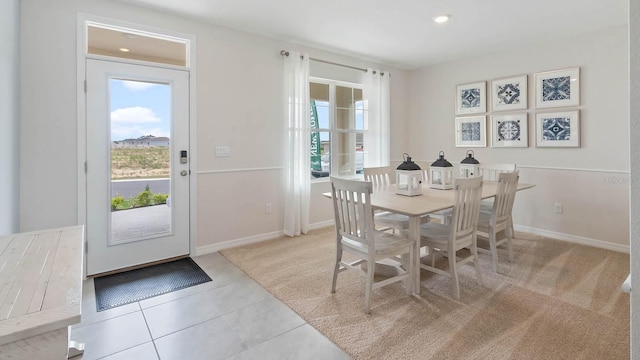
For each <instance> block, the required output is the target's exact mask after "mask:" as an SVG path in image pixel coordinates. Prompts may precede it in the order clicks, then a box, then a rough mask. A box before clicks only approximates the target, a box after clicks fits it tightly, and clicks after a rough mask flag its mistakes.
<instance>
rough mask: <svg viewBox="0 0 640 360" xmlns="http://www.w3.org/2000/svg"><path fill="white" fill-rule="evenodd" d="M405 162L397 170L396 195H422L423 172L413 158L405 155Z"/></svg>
mask: <svg viewBox="0 0 640 360" xmlns="http://www.w3.org/2000/svg"><path fill="white" fill-rule="evenodd" d="M403 157H404V161H403V162H402V164H400V165H399V166H398V168H397V169H396V186H397V188H396V194H399V195H405V196H416V195H422V180H423V179H422V170H421V169H420V166H418V164H416V163H414V162H413V161H411V156H409V154H407V153H405V154H404V155H403Z"/></svg>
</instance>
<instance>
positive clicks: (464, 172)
mask: <svg viewBox="0 0 640 360" xmlns="http://www.w3.org/2000/svg"><path fill="white" fill-rule="evenodd" d="M473 155H474V154H473V150H468V151H467V157H465V158H464V159H462V161H460V177H461V178H471V177H476V176H480V162H479V161H478V160H476V158H474V157H473Z"/></svg>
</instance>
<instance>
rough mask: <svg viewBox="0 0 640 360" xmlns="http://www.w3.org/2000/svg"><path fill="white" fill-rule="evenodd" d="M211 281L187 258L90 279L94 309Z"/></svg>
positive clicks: (126, 302)
mask: <svg viewBox="0 0 640 360" xmlns="http://www.w3.org/2000/svg"><path fill="white" fill-rule="evenodd" d="M208 281H211V278H210V277H209V275H207V274H206V273H205V272H204V271H203V270H202V269H201V268H200V267H199V266H198V264H196V263H195V261H193V260H192V259H191V258H184V259H180V260H175V261H171V262H167V263H164V264H157V265H152V266H149V267H145V268H140V269H135V270H130V271H126V272H122V273H118V274H113V275H107V276H102V277H98V278H94V279H93V284H94V287H95V290H96V310H97V311H103V310H107V309H111V308H114V307H117V306H121V305H126V304H130V303H133V302H136V301H140V300H144V299H148V298H151V297H154V296H158V295H162V294H166V293H170V292H172V291H176V290H180V289H184V288H188V287H190V286H194V285H198V284H202V283H205V282H208Z"/></svg>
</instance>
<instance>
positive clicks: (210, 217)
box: [21, 0, 408, 251]
mask: <svg viewBox="0 0 640 360" xmlns="http://www.w3.org/2000/svg"><path fill="white" fill-rule="evenodd" d="M22 3H23V14H22V19H23V26H22V28H23V35H22V51H23V55H24V60H23V68H22V73H21V74H22V75H21V76H22V86H23V88H22V94H23V101H22V116H21V119H22V120H21V121H22V129H23V132H22V137H21V148H22V151H23V153H22V167H21V181H22V183H23V189H22V199H21V215H22V217H21V227H22V230H23V231H27V230H32V229H39V228H48V227H56V226H63V225H70V224H75V222H76V221H77V211H78V210H77V185H76V184H77V179H76V174H77V164H76V151H84V150H83V149H76V147H77V146H76V16H77V13H78V12H81V13H86V14H91V15H96V16H100V17H106V18H113V19H118V20H121V21H128V22H132V23H139V24H142V25H145V26H151V27H156V28H162V29H167V30H171V31H175V32H180V33H186V34H194V35H195V36H196V38H197V54H196V60H197V64H198V68H197V75H196V79H195V81H196V86H197V88H196V109H195V110H196V117H197V120H196V124H195V125H196V127H197V138H196V144H197V164H195V168H193V169H192V174H193V173H195V175H194V176H197V189H195V191H196V192H197V196H196V198H197V215H196V227H197V229H196V230H197V232H196V233H197V235H196V236H197V240H196V242H197V244H196V246H197V247H198V248H201V249H204V250H203V251H209V250H211V249H214V248H215V246H218V245H219V244H221V243H225V242H227V243H228V242H231V241H236V240H242V239H256V238H261V237H264V236H265V235H264V234H267V236H270V235H273V234H277V233H278V232H280V231H281V230H282V226H283V216H282V212H283V204H282V199H283V198H284V196H283V192H282V182H281V172H282V170H281V167H282V164H283V162H282V151H281V149H282V148H281V142H282V141H281V139H282V134H283V133H284V124H285V121H284V118H283V105H282V78H283V61H282V57H281V55H280V50H282V49H286V50H289V49H296V50H300V51H306V52H308V53H309V54H310V55H311V56H312V57H316V58H320V59H325V60H329V61H335V62H340V63H346V64H349V65H353V66H357V67H363V68H366V67H373V68H382V69H384V70H388V71H391V73H392V76H393V77H392V81H391V83H392V87H393V88H392V94H393V99H392V103H393V105H392V106H393V109H392V117H393V118H394V119H395V122H396V123H397V126H398V129H401V131H403V130H402V129H405V128H406V125H402V123H403V122H406V121H407V117H406V111H407V108H408V106H407V103H406V101H407V100H406V96H405V95H406V90H405V89H406V88H407V85H406V72H405V71H403V70H399V69H394V68H388V67H385V66H382V65H376V64H373V63H368V62H364V61H362V60H359V59H354V58H350V57H346V56H341V55H339V54H335V53H330V52H326V51H321V50H317V49H310V48H305V47H302V46H299V45H293V44H289V43H285V42H282V41H277V40H273V39H268V38H264V37H260V36H256V35H251V34H247V33H242V32H238V31H234V30H229V29H225V28H221V27H217V26H214V25H211V24H206V23H203V22H198V21H195V20H193V19H187V18H180V17H177V16H173V15H170V14H164V13H159V12H155V11H151V10H147V9H142V8H137V7H133V6H128V5H124V4H122V3H118V2H113V1H98V0H60V1H56V2H43V1H39V0H23V1H22ZM42 29H47V31H42ZM311 74H312V75H317V76H327V77H331V78H336V79H338V80H345V81H357V79H358V77H359V73H358V72H357V71H353V70H346V69H343V68H340V67H335V66H334V67H329V66H326V67H323V66H320V65H318V64H313V65H312V70H311ZM25 99H29V101H26V100H25ZM405 135H406V134H398V133H396V132H394V133H393V134H392V149H393V150H392V151H393V152H392V154H393V153H395V154H398V153H401V150H396V149H394V148H393V146H394V144H395V146H398V143H399V141H398V139H402V138H403V137H404V136H405ZM89 141H90V139H89ZM217 145H226V146H230V147H231V151H232V155H231V156H230V157H215V147H216V146H217ZM192 165H193V164H192ZM323 189H328V187H327V183H326V182H324V183H319V184H314V185H313V193H314V196H313V198H312V210H313V211H312V214H311V217H312V220H311V221H312V222H327V221H329V220H331V219H332V218H333V214H332V212H331V206H330V203H329V202H328V200H326V199H323V198H322V197H321V195H320V193H321V192H322V191H323ZM324 191H328V190H324ZM266 203H271V204H272V205H273V212H272V213H271V214H265V204H266ZM227 246H229V245H227Z"/></svg>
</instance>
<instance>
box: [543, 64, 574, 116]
mask: <svg viewBox="0 0 640 360" xmlns="http://www.w3.org/2000/svg"><path fill="white" fill-rule="evenodd" d="M535 79H536V107H537V108H552V107H566V106H578V105H580V68H577V67H575V68H570V69H564V70H555V71H547V72H541V73H537V74H535Z"/></svg>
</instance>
